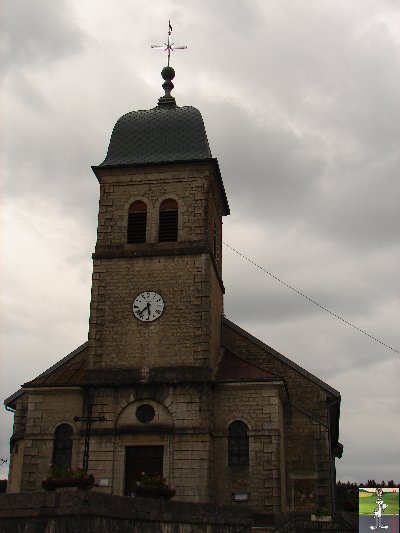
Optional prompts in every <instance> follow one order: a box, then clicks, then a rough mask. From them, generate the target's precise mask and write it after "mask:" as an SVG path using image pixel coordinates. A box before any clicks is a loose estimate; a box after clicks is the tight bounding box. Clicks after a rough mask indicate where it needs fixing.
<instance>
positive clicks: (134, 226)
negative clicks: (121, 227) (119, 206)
mask: <svg viewBox="0 0 400 533" xmlns="http://www.w3.org/2000/svg"><path fill="white" fill-rule="evenodd" d="M146 225H147V205H146V204H145V203H144V202H141V201H140V200H137V201H136V202H133V204H131V206H130V208H129V213H128V232H127V243H128V244H135V243H138V242H146Z"/></svg>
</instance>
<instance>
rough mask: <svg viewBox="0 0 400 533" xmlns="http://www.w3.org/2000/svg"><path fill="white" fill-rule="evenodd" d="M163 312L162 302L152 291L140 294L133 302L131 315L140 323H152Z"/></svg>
mask: <svg viewBox="0 0 400 533" xmlns="http://www.w3.org/2000/svg"><path fill="white" fill-rule="evenodd" d="M163 311H164V300H163V299H162V298H161V296H160V295H159V294H158V293H157V292H154V291H146V292H141V293H140V294H139V295H138V296H136V298H135V300H134V302H133V314H134V315H135V317H136V318H138V319H139V320H141V321H142V322H152V321H153V320H156V318H159V317H160V316H161V314H162V312H163Z"/></svg>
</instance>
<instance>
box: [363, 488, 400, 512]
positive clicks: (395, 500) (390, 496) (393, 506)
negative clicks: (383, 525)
mask: <svg viewBox="0 0 400 533" xmlns="http://www.w3.org/2000/svg"><path fill="white" fill-rule="evenodd" d="M375 501H376V495H375V494H374V493H372V492H371V493H368V492H361V491H360V493H359V498H358V512H359V514H367V515H372V514H373V513H374V511H375ZM383 501H384V503H386V504H387V506H388V507H387V508H386V509H385V511H384V513H383V515H389V514H398V513H399V493H398V492H384V495H383Z"/></svg>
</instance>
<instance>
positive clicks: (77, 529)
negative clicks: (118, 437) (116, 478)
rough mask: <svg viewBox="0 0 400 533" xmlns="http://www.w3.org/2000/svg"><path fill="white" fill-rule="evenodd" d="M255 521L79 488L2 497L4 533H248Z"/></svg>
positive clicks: (241, 512) (217, 509)
mask: <svg viewBox="0 0 400 533" xmlns="http://www.w3.org/2000/svg"><path fill="white" fill-rule="evenodd" d="M251 523H252V520H251V517H250V515H249V513H248V511H247V510H245V509H240V508H238V507H236V508H235V507H227V506H215V505H208V504H195V503H183V502H169V501H164V500H152V499H143V498H125V497H122V496H111V495H108V494H101V493H98V492H92V491H81V490H77V489H64V490H59V491H57V492H33V493H20V494H0V531H1V533H81V532H82V533H99V532H101V533H116V532H118V533H249V532H250V531H251Z"/></svg>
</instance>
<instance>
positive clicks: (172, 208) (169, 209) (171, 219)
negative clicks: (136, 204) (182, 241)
mask: <svg viewBox="0 0 400 533" xmlns="http://www.w3.org/2000/svg"><path fill="white" fill-rule="evenodd" d="M177 240H178V203H177V202H176V200H172V198H169V199H168V200H164V201H163V202H162V203H161V205H160V221H159V226H158V241H159V242H173V241H177Z"/></svg>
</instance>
